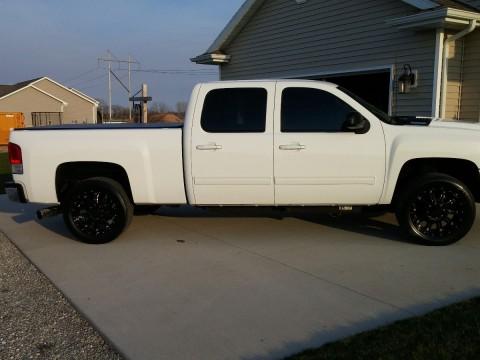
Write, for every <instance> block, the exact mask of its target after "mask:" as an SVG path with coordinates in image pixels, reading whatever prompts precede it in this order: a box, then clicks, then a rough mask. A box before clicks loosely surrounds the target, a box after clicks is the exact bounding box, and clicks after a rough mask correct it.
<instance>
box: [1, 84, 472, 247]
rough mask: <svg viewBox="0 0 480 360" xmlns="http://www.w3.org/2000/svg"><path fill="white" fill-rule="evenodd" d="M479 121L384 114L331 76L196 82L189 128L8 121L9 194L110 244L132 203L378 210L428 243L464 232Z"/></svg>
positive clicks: (468, 215)
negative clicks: (15, 125) (11, 126)
mask: <svg viewBox="0 0 480 360" xmlns="http://www.w3.org/2000/svg"><path fill="white" fill-rule="evenodd" d="M479 130H480V127H479V125H476V124H467V123H461V122H456V123H452V122H442V121H431V120H426V119H416V118H403V119H402V118H392V117H389V116H388V115H386V114H384V113H383V112H381V111H380V110H378V109H376V108H374V107H373V106H371V105H369V104H367V103H366V102H364V101H363V100H361V99H359V98H357V97H356V96H355V95H353V94H351V93H349V92H348V91H347V90H345V89H342V88H340V87H338V86H336V85H334V84H331V83H326V82H318V81H305V80H268V81H235V82H215V83H206V84H199V85H197V86H196V87H195V88H194V90H193V93H192V97H191V100H190V104H189V106H188V111H187V114H186V120H185V124H184V125H183V126H159V125H129V126H127V125H119V126H115V125H111V126H102V125H98V126H97V125H95V126H58V127H43V128H28V129H16V130H13V131H12V132H11V136H10V144H9V152H10V162H11V165H12V172H13V174H14V175H13V179H14V181H13V182H12V183H9V184H6V190H7V193H8V194H9V196H10V198H11V199H18V200H20V201H24V202H27V201H28V202H33V203H45V204H51V205H53V206H52V207H51V208H49V209H48V210H46V211H44V212H40V214H43V215H48V214H52V213H55V210H58V213H60V212H61V213H63V216H64V220H65V223H66V225H67V226H68V228H69V229H70V230H71V231H72V233H73V234H74V235H75V236H76V237H78V238H79V239H81V240H82V241H85V242H87V243H96V244H99V243H105V242H108V241H111V240H113V239H115V238H116V237H118V236H119V235H120V234H121V233H122V232H123V231H124V230H125V229H126V227H127V226H128V224H129V222H130V220H131V219H132V216H133V210H134V206H140V205H181V204H190V205H193V206H201V207H214V206H252V207H253V206H270V207H272V206H273V207H279V208H290V207H299V206H302V207H306V206H308V207H321V208H328V209H335V210H337V211H352V210H355V209H357V208H360V207H368V206H375V205H385V206H388V209H391V210H392V211H394V212H396V215H397V218H398V220H399V223H400V224H401V226H402V227H403V228H404V229H405V230H406V234H407V235H409V236H410V237H412V238H413V239H416V240H417V241H418V242H420V243H423V244H430V245H446V244H450V243H453V242H455V241H457V240H459V239H461V238H462V237H463V236H465V235H466V234H467V232H468V231H469V230H470V229H471V227H472V225H473V223H474V220H475V213H476V204H475V203H476V202H478V201H479V199H480V175H479V168H480V131H479Z"/></svg>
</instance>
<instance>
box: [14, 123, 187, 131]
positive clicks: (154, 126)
mask: <svg viewBox="0 0 480 360" xmlns="http://www.w3.org/2000/svg"><path fill="white" fill-rule="evenodd" d="M182 127H183V124H171V123H153V124H131V123H128V124H126V123H123V124H65V125H53V126H37V127H27V128H18V129H15V131H51V130H134V129H142V130H143V129H181V128H182Z"/></svg>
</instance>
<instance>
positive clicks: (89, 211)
mask: <svg viewBox="0 0 480 360" xmlns="http://www.w3.org/2000/svg"><path fill="white" fill-rule="evenodd" d="M62 208H63V216H64V221H65V223H66V225H67V227H68V228H69V229H70V231H71V232H72V233H73V235H74V236H75V237H76V238H78V239H79V240H81V241H83V242H85V243H88V244H104V243H107V242H110V241H112V240H114V239H116V238H117V237H118V236H119V235H120V234H121V233H122V232H123V231H124V230H125V229H126V228H127V226H128V225H129V224H130V222H131V219H132V216H133V206H132V204H131V202H130V199H129V197H128V195H127V194H126V193H125V190H124V189H123V187H122V186H121V185H120V184H119V183H118V182H116V181H114V180H112V179H108V178H91V179H86V180H83V181H80V182H79V183H77V184H76V185H75V186H74V187H73V189H72V190H71V191H70V192H69V194H68V196H67V198H66V200H65V201H64V202H63V203H62Z"/></svg>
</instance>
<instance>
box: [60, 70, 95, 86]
mask: <svg viewBox="0 0 480 360" xmlns="http://www.w3.org/2000/svg"><path fill="white" fill-rule="evenodd" d="M97 70H98V66H97V67H96V68H94V69H90V70H88V71H85V72H83V73H81V74H78V75H76V76H74V77H72V78H70V79H67V80H64V82H66V83H67V82H70V81H74V80H77V79H79V78H81V77H84V76H85V75H89V74H91V73H93V72H95V71H97Z"/></svg>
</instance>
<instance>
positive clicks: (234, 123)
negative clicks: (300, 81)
mask: <svg viewBox="0 0 480 360" xmlns="http://www.w3.org/2000/svg"><path fill="white" fill-rule="evenodd" d="M266 117H267V90H266V89H263V88H240V89H239V88H235V89H216V90H212V91H210V92H209V93H208V94H207V96H206V98H205V104H204V107H203V112H202V120H201V125H202V129H203V130H205V131H206V132H210V133H238V132H244V133H246V132H250V133H262V132H265V122H266Z"/></svg>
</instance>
